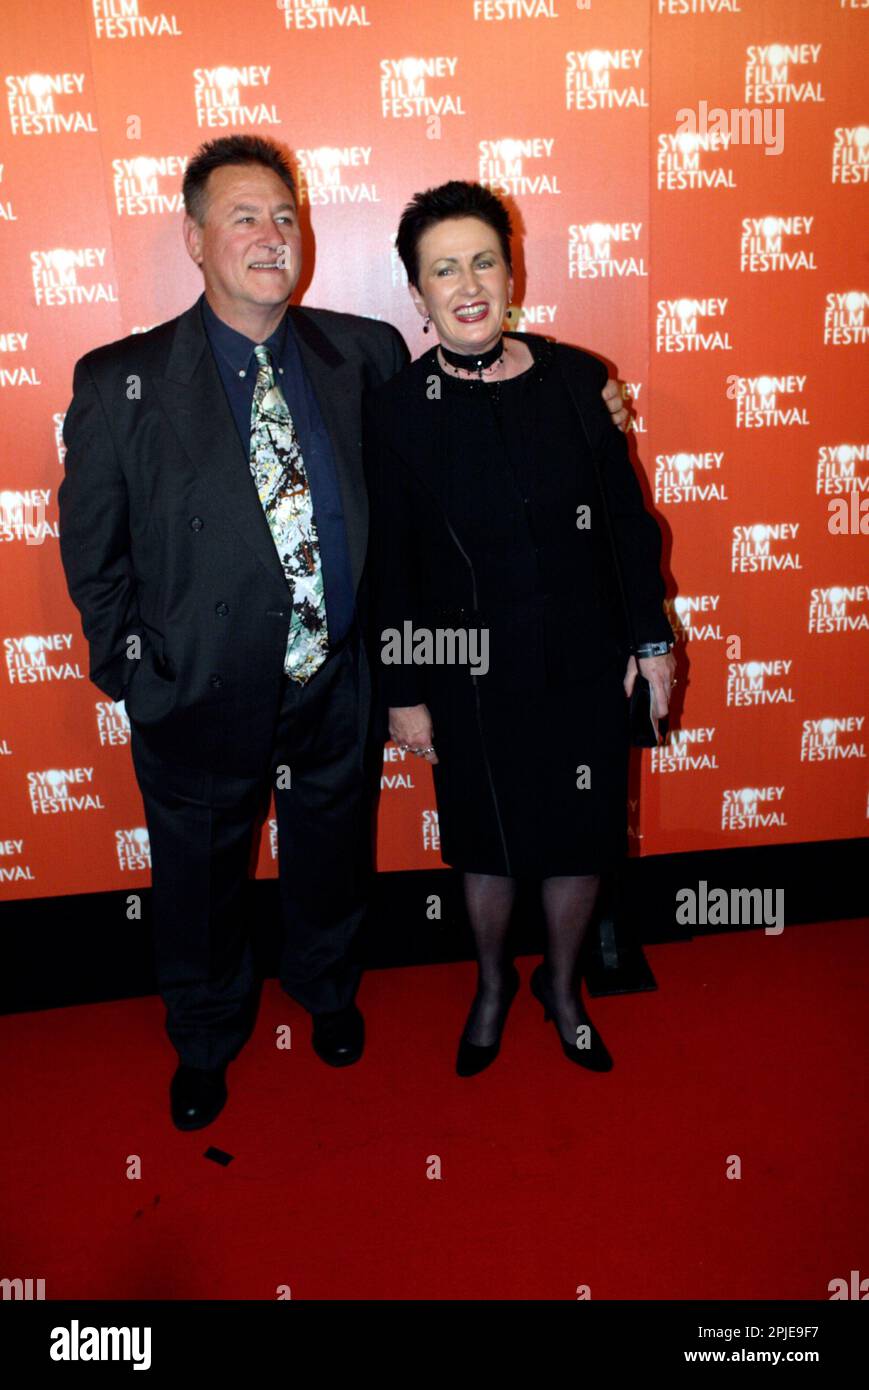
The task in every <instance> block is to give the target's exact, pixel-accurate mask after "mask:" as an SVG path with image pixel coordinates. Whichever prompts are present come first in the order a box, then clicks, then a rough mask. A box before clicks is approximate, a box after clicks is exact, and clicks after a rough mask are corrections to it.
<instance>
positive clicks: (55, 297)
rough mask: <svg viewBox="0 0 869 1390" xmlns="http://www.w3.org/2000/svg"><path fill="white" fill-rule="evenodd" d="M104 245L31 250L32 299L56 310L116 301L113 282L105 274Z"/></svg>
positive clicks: (44, 306) (116, 293)
mask: <svg viewBox="0 0 869 1390" xmlns="http://www.w3.org/2000/svg"><path fill="white" fill-rule="evenodd" d="M107 254H108V252H107V248H106V247H105V246H79V247H69V246H57V247H54V248H53V249H51V250H48V251H38V250H37V251H31V252H30V277H31V283H32V285H33V302H34V304H36V306H37V307H38V308H41V309H42V308H49V309H56V308H60V307H65V306H67V305H69V304H117V303H118V290H117V286H116V285H115V282H114V281H113V280H109V279H108V278H107V276H106V257H107Z"/></svg>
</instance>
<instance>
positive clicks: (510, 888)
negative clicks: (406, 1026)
mask: <svg viewBox="0 0 869 1390" xmlns="http://www.w3.org/2000/svg"><path fill="white" fill-rule="evenodd" d="M464 889H465V905H466V907H467V910H468V917H469V919H470V923H471V930H472V931H473V933H474V944H475V946H476V951H477V966H478V980H477V994H476V997H475V999H474V1003H473V1006H472V1008H471V1012H470V1014H469V1016H468V1022H467V1025H466V1028H465V1036H466V1038H467V1040H468V1042H471V1043H475V1044H476V1046H477V1047H490V1046H491V1045H492V1044H493V1043H494V1042H495V1041H496V1040H497V1035H498V1022H499V1014H500V1012H501V1009H502V1007H503V1003H504V999H505V991H506V987H507V984H508V981H509V962H508V961H507V960H505V958H504V945H505V941H506V938H507V929H508V927H509V925H510V913H511V912H512V910H513V900H514V898H515V896H516V880H515V879H513V878H502V877H501V876H500V875H498V874H465V876H464Z"/></svg>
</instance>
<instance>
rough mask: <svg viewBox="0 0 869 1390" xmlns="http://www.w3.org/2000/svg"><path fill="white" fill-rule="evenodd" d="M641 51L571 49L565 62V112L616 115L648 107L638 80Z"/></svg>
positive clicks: (627, 49)
mask: <svg viewBox="0 0 869 1390" xmlns="http://www.w3.org/2000/svg"><path fill="white" fill-rule="evenodd" d="M642 65H643V49H642V48H589V49H571V50H570V51H569V52H568V53H567V55H566V58H565V70H564V82H565V105H566V107H567V110H568V111H618V110H622V109H625V108H627V107H631V106H636V107H643V106H648V104H649V101H648V97H647V95H646V88H645V86H644V85H643V83H642V80H641V78H640V68H641V67H642Z"/></svg>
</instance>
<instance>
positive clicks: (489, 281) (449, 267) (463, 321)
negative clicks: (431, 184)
mask: <svg viewBox="0 0 869 1390" xmlns="http://www.w3.org/2000/svg"><path fill="white" fill-rule="evenodd" d="M417 250H418V255H419V289H417V288H416V287H415V286H414V285H411V286H410V294H411V298H412V299H413V302H414V304H415V305H416V307H417V309H418V310H419V312H420V313H421V314H423V315H425V314H431V319H432V323H433V324H434V326H435V328H436V330H437V334H438V337H439V338H440V340H441V342H442V343H443V345H444V347H445V348H448V349H449V350H450V351H451V352H460V353H466V354H470V353H482V352H486V351H487V349H488V348H490V347H494V345H495V343H497V341H498V337H499V335H500V333H501V328H502V324H503V321H504V315H505V313H506V311H507V308H508V307H509V305H510V302H511V300H512V297H513V277H512V276H511V275H510V272H509V271H508V269H507V263H506V261H505V260H504V255H503V252H502V251H501V246H500V242H499V240H498V236H497V233H496V232H495V231H494V230H493V229H492V228H491V227H490V226H489V224H488V222H483V221H481V219H480V218H479V217H450V218H448V219H446V220H445V221H443V222H437V223H436V224H435V225H434V226H433V227H429V229H428V231H427V232H424V233H423V234H422V236H421V237H420V239H419V242H418V244H417Z"/></svg>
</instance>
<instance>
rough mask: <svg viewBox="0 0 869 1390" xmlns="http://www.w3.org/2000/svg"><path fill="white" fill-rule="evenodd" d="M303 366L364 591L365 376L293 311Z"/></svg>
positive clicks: (301, 310) (353, 569)
mask: <svg viewBox="0 0 869 1390" xmlns="http://www.w3.org/2000/svg"><path fill="white" fill-rule="evenodd" d="M288 313H289V315H290V322H291V325H292V327H293V328H294V329H295V332H296V337H297V339H298V343H299V351H300V353H301V357H302V362H303V364H304V367H305V371H306V372H307V373H308V377H309V379H310V382H311V385H312V386H313V388H314V394H315V396H316V397H317V401H318V404H319V406H320V413H321V415H322V416H323V422H324V424H325V426H326V429H327V430H328V432H329V438H330V439H331V441H332V452H333V454H334V458H335V467H336V469H337V473H338V482H339V485H340V488H341V501H342V504H343V508H344V525H345V528H346V531H347V546H348V549H349V551H350V569H351V573H352V575H353V587H354V589H355V588H357V587H358V584H359V578H360V575H361V574H362V569H363V566H364V564H365V552H366V547H367V543H368V494H367V492H366V490H365V475H364V472H363V468H362V446H361V433H362V423H361V422H362V373H361V371H360V368H359V361H358V359H356V360H353V359H351V358H346V357H344V356H343V354H342V353H341V352H339V350H338V348H337V347H336V346H335V344H334V343H333V342H332V341H331V339H330V338H328V337H327V336H326V334H325V333H324V332H323V330H322V328H321V327H320V325H319V324H318V323H317V322H316V321H315V320H314V318H313V317H311V316H310V315H309V314H308V313H307V312H306V310H305V309H304V308H293V307H291V308H290V309H289V310H288Z"/></svg>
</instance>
